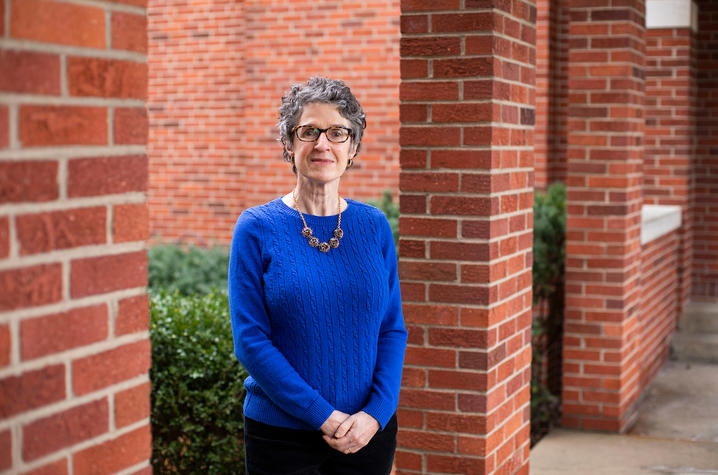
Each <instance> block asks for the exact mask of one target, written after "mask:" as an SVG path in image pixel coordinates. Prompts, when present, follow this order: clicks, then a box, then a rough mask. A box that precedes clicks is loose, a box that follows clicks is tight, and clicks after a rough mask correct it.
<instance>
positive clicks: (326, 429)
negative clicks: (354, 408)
mask: <svg viewBox="0 0 718 475" xmlns="http://www.w3.org/2000/svg"><path fill="white" fill-rule="evenodd" d="M347 417H349V414H347V413H345V412H342V411H337V410H335V411H334V412H332V413H331V415H330V416H329V419H327V420H326V421H324V424H322V426H321V427H320V430H321V431H322V433H323V434H324V437H326V436H329V437H334V434H335V433H336V432H337V429H338V428H339V426H340V425H341V423H342V422H344V421H345V420H346V419H347Z"/></svg>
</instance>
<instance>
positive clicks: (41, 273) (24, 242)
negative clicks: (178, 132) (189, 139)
mask: <svg viewBox="0 0 718 475" xmlns="http://www.w3.org/2000/svg"><path fill="white" fill-rule="evenodd" d="M145 15H146V13H145V1H144V0H124V1H117V0H115V1H94V2H85V1H77V2H74V1H56V0H0V19H3V18H4V21H0V71H1V72H0V471H3V470H8V471H9V472H11V473H29V472H32V473H40V472H41V473H68V472H69V473H76V474H81V473H90V472H92V473H99V472H101V473H111V472H112V473H114V472H117V471H124V472H125V473H151V467H150V464H149V458H150V451H151V440H150V425H149V392H150V383H149V379H148V374H147V373H148V370H149V364H150V343H149V338H148V332H147V329H148V301H147V296H146V294H145V286H146V281H147V277H146V276H147V256H146V252H145V240H146V238H147V227H148V217H147V209H146V206H145V190H146V187H147V159H146V157H145V143H146V133H147V121H146V118H145V108H144V101H145V89H146V85H147V68H146V64H145V52H144V48H145V34H146V28H145Z"/></svg>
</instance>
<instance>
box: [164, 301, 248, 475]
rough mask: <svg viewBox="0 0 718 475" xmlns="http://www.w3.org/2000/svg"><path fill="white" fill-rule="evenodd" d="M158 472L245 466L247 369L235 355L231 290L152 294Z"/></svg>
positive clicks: (223, 470)
mask: <svg viewBox="0 0 718 475" xmlns="http://www.w3.org/2000/svg"><path fill="white" fill-rule="evenodd" d="M150 322H151V326H150V338H151V341H152V368H151V369H150V379H151V380H152V395H151V400H152V414H151V422H152V465H153V468H154V472H155V473H160V474H165V473H210V474H225V473H244V468H243V467H244V453H243V451H244V448H243V443H242V437H243V427H244V422H243V414H242V403H243V399H244V387H243V381H244V378H245V377H246V376H247V373H246V370H245V369H244V368H243V367H242V366H241V364H240V363H239V361H237V359H236V358H235V357H234V345H233V342H232V332H231V329H230V320H229V303H228V299H227V295H226V293H223V292H216V293H215V292H213V293H209V294H208V295H204V296H182V295H180V294H179V292H175V293H173V294H167V293H153V294H152V299H151V317H150Z"/></svg>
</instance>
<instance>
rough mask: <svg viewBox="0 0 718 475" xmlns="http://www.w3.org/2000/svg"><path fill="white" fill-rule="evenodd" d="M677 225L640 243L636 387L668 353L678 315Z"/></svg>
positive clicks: (642, 386)
mask: <svg viewBox="0 0 718 475" xmlns="http://www.w3.org/2000/svg"><path fill="white" fill-rule="evenodd" d="M680 236H681V233H680V229H677V230H675V231H672V232H670V233H668V234H664V235H663V236H661V237H659V238H657V239H655V240H653V241H650V242H647V243H645V244H643V246H641V297H640V305H639V318H638V322H639V326H640V330H639V332H640V338H639V342H640V346H639V350H638V354H639V366H640V371H641V378H640V391H641V392H642V391H643V390H644V389H645V387H646V386H647V385H648V383H650V382H651V380H652V379H653V377H654V376H655V375H656V373H657V372H658V370H660V369H661V367H662V366H663V363H664V362H665V361H666V358H667V357H668V350H669V347H670V337H671V335H672V334H673V331H674V330H675V328H676V324H677V323H678V317H679V315H680V312H679V309H680V307H681V305H680V298H679V297H680V292H681V289H680V274H679V272H678V270H679V268H680V259H679V252H678V250H679V246H680V242H681V241H680Z"/></svg>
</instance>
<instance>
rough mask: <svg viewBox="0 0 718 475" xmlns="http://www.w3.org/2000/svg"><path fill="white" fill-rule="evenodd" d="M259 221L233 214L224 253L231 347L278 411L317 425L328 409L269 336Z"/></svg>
mask: <svg viewBox="0 0 718 475" xmlns="http://www.w3.org/2000/svg"><path fill="white" fill-rule="evenodd" d="M261 243H262V226H261V221H260V219H258V218H257V217H255V216H254V215H253V214H252V213H251V212H250V211H245V212H243V213H242V214H241V215H240V217H239V218H238V219H237V223H236V225H235V228H234V236H233V237H232V246H231V249H230V256H229V276H228V286H229V310H230V316H231V321H232V336H233V338H234V351H235V354H236V356H237V358H238V359H239V361H241V362H242V364H243V365H244V367H245V368H246V369H247V371H249V374H250V375H251V376H252V378H254V380H255V381H256V382H257V384H258V385H259V387H261V388H262V391H264V393H265V394H266V395H267V396H268V397H269V398H270V399H271V400H272V402H274V403H275V404H276V405H277V406H278V407H280V408H281V409H282V410H283V411H285V412H286V413H288V414H290V415H291V416H293V417H295V418H297V419H299V420H302V421H304V422H306V423H307V424H309V425H310V426H311V427H314V428H316V429H319V428H320V427H321V426H322V424H323V423H324V422H325V421H326V420H327V419H328V418H329V416H330V415H331V413H332V412H333V411H334V407H332V405H331V404H329V402H327V401H326V400H325V399H324V398H323V397H322V396H321V395H320V394H319V392H318V391H316V390H315V389H314V388H312V387H311V386H310V385H309V384H307V383H306V381H304V379H303V378H302V377H301V376H300V375H299V373H297V371H296V370H295V369H294V367H292V365H291V363H289V361H288V360H287V358H286V357H285V356H284V355H283V354H282V353H281V352H280V351H279V350H278V349H277V347H275V346H274V345H273V343H272V340H271V325H270V321H269V315H268V312H267V308H266V305H265V301H264V287H263V273H264V263H263V259H262V246H261Z"/></svg>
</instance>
